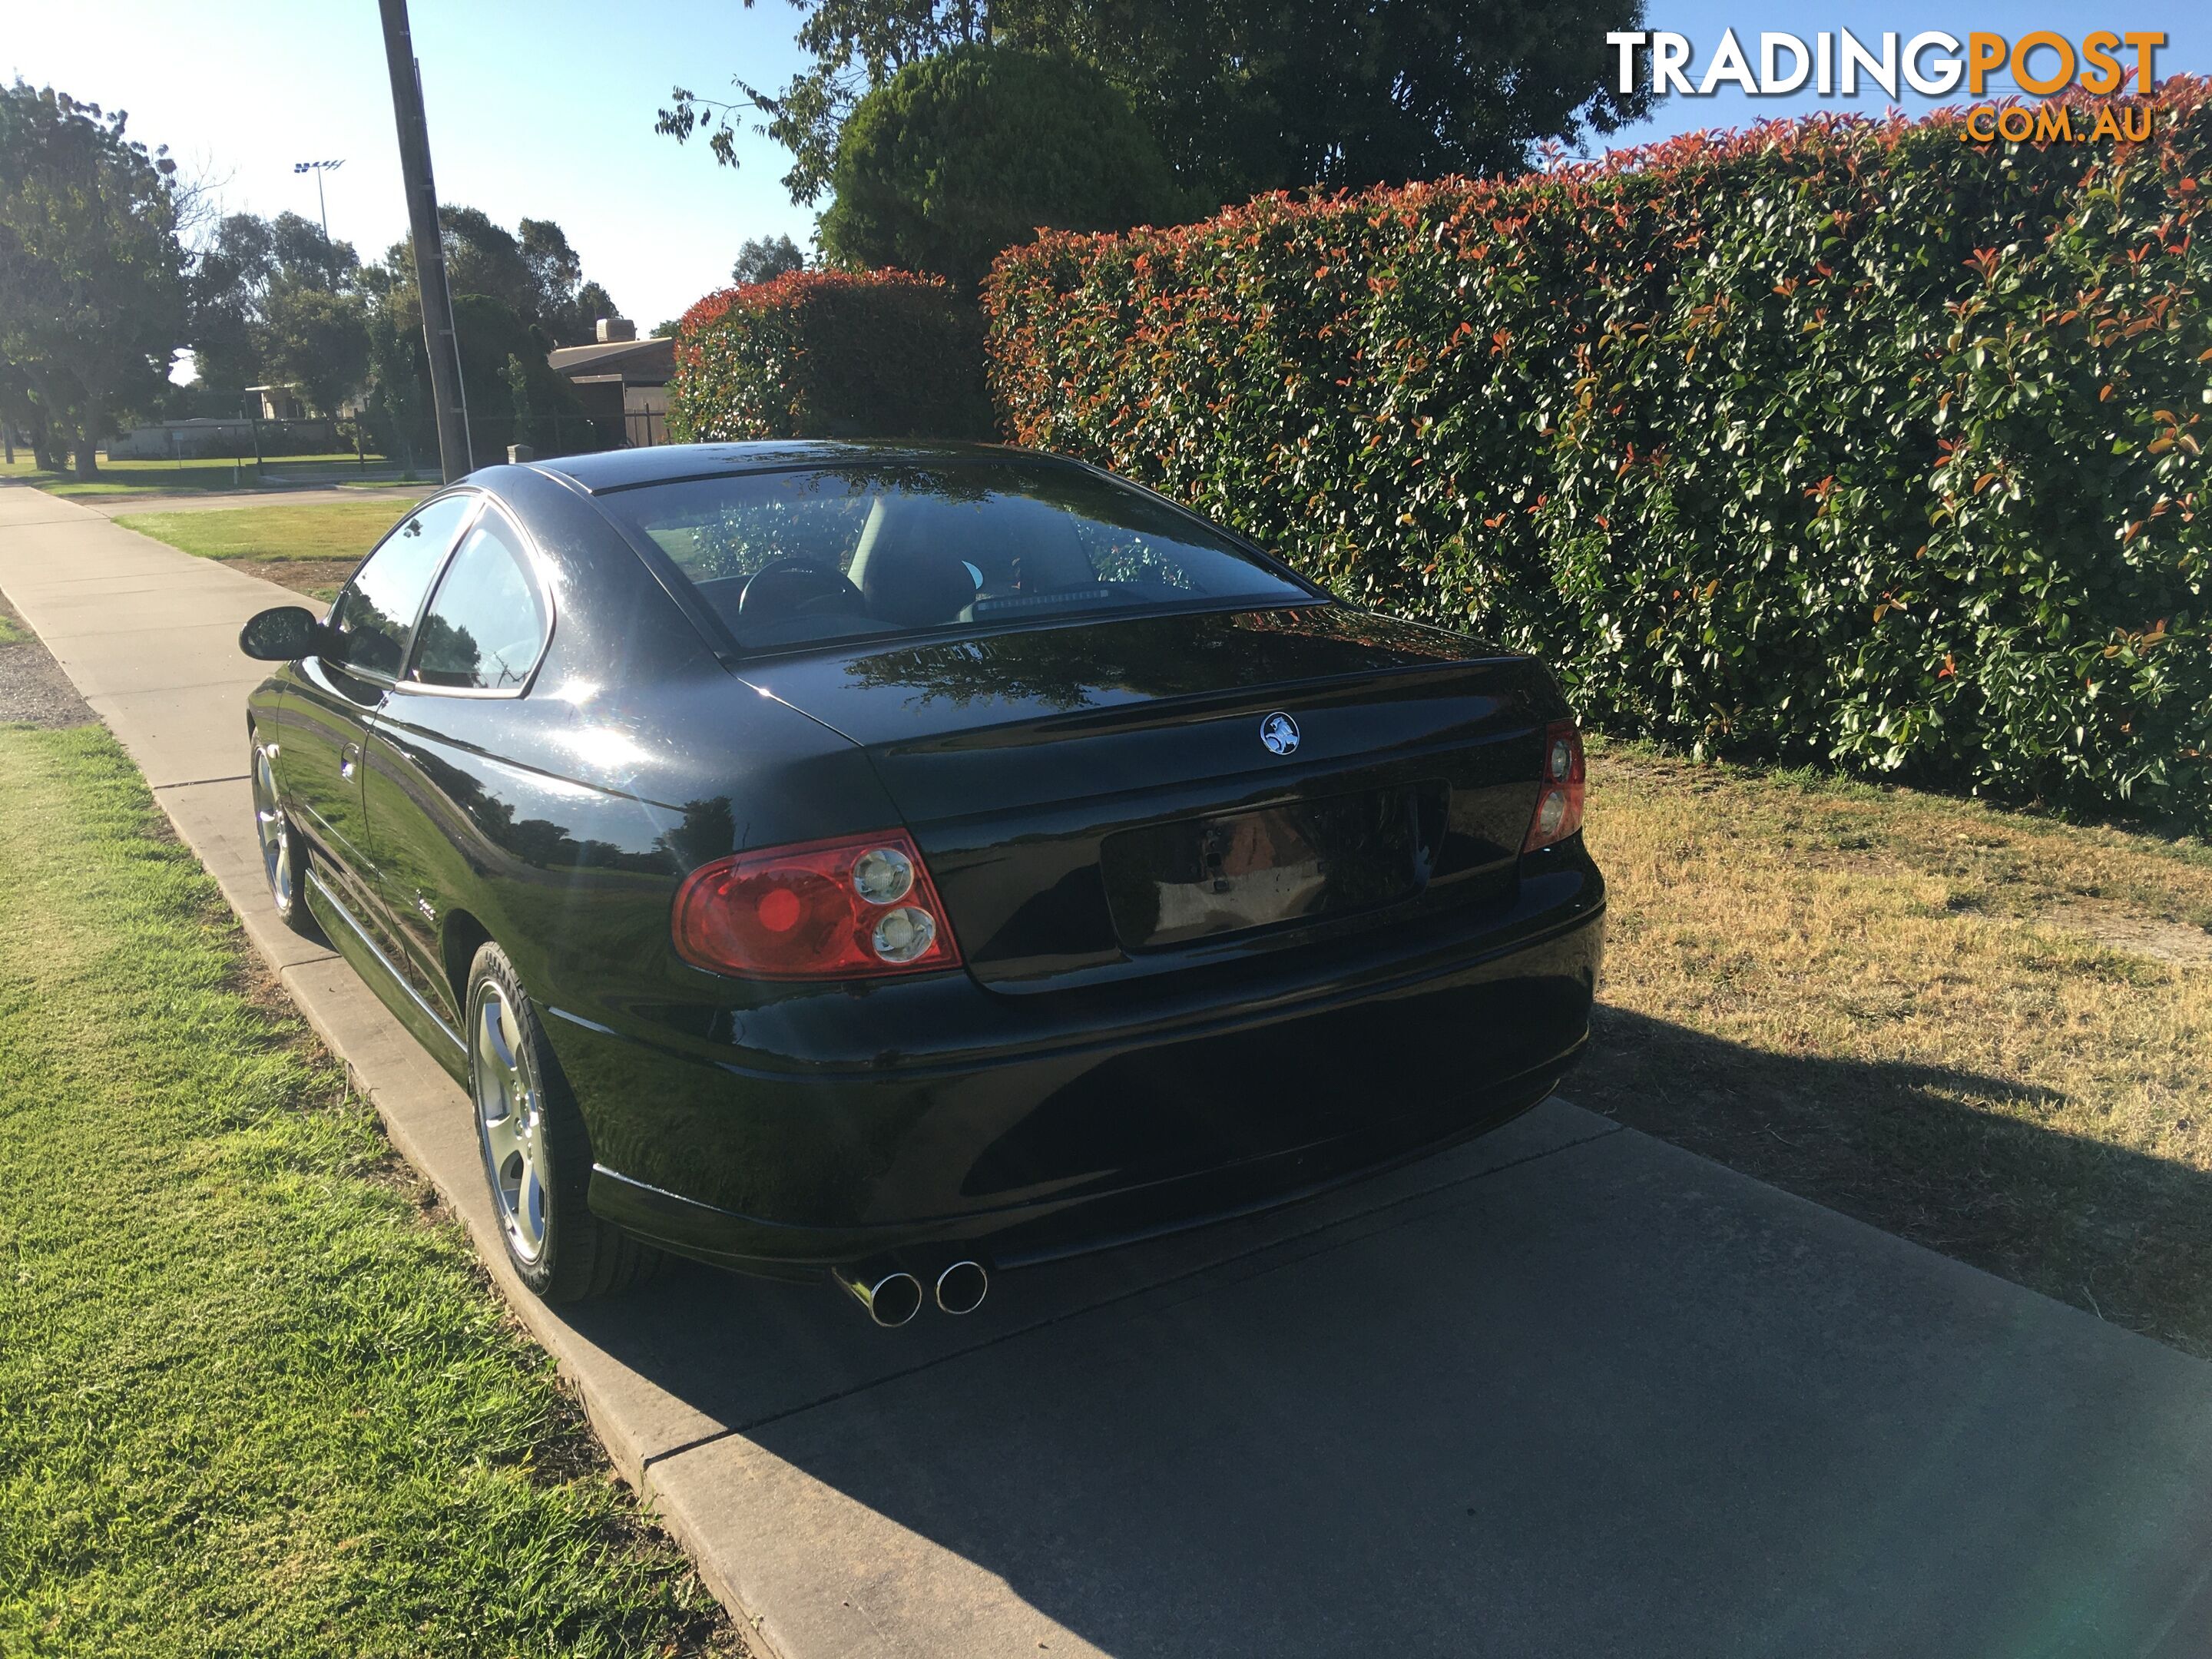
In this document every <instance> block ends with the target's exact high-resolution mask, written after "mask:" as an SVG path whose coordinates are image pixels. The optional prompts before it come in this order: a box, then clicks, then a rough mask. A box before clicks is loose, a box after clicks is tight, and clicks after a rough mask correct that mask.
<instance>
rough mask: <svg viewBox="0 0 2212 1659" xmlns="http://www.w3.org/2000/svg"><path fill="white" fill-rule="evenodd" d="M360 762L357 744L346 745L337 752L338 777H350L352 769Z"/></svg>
mask: <svg viewBox="0 0 2212 1659" xmlns="http://www.w3.org/2000/svg"><path fill="white" fill-rule="evenodd" d="M360 761H361V745H360V744H357V743H349V744H347V745H346V746H345V747H344V748H343V749H342V750H339V751H338V775H339V776H340V777H342V778H349V777H351V776H352V775H353V769H354V768H355V767H356V765H358V764H359V763H360Z"/></svg>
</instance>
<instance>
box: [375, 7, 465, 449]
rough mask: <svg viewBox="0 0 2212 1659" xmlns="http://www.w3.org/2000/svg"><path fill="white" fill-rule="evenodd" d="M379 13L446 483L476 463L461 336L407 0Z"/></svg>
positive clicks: (431, 391)
mask: <svg viewBox="0 0 2212 1659" xmlns="http://www.w3.org/2000/svg"><path fill="white" fill-rule="evenodd" d="M377 6H378V9H379V10H380V11H381V12H382V13H383V15H384V56H385V60H386V64H387V66H388V67H389V68H390V70H391V71H392V118H393V119H394V120H395V121H397V122H398V127H399V173H400V177H401V179H403V180H404V183H405V185H406V188H407V222H408V227H409V228H410V229H411V230H412V231H413V233H414V235H415V289H416V293H417V294H418V295H421V296H422V343H423V346H424V348H425V349H427V351H428V355H429V359H430V401H431V403H432V404H435V406H436V409H437V414H438V465H439V471H441V473H442V475H443V476H444V478H445V481H446V482H447V483H453V480H454V479H456V478H458V477H461V476H462V474H464V473H465V472H469V471H473V470H474V468H475V465H476V463H475V459H474V457H473V456H472V455H471V453H470V446H469V416H468V405H467V404H466V402H465V398H466V395H467V394H466V393H465V392H463V390H462V388H461V351H460V340H459V337H458V336H457V335H456V334H455V333H454V331H453V295H451V294H450V293H449V292H448V291H447V287H446V242H445V237H444V235H443V234H442V233H441V230H440V228H439V225H438V187H437V185H436V184H435V183H434V182H433V181H432V179H431V177H430V132H429V127H428V124H427V122H426V121H425V120H424V118H423V115H422V78H421V76H420V75H419V74H418V73H417V72H416V65H415V44H414V37H413V35H412V34H411V33H410V32H409V29H408V27H407V0H377Z"/></svg>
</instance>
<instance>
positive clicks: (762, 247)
mask: <svg viewBox="0 0 2212 1659" xmlns="http://www.w3.org/2000/svg"><path fill="white" fill-rule="evenodd" d="M805 269H806V256H805V254H804V253H802V252H799V244H798V243H796V242H794V241H793V240H791V238H790V237H788V236H753V237H749V238H747V239H746V241H745V245H744V246H743V247H741V248H739V249H738V258H737V262H736V263H735V264H732V266H731V267H730V280H731V281H732V282H733V283H736V284H737V285H738V287H739V288H744V287H746V286H747V285H749V284H750V283H772V282H774V281H775V279H776V278H777V277H779V276H783V275H784V274H785V273H786V272H788V271H793V270H805ZM671 332H672V330H671Z"/></svg>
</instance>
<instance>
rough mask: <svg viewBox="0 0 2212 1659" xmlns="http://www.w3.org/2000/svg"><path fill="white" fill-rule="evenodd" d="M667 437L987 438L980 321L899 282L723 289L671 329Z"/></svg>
mask: <svg viewBox="0 0 2212 1659" xmlns="http://www.w3.org/2000/svg"><path fill="white" fill-rule="evenodd" d="M668 429H669V433H670V435H671V437H673V438H674V439H675V440H676V441H678V443H691V442H704V441H735V440H739V439H747V438H913V437H934V438H966V437H986V436H988V435H990V434H991V431H992V420H991V410H990V403H989V398H988V395H987V392H986V391H985V389H984V385H983V369H982V319H981V317H980V316H979V315H978V314H977V313H976V311H975V307H974V306H973V305H971V304H969V302H968V301H964V300H962V299H961V298H960V297H959V296H958V295H955V294H954V293H953V292H952V290H951V289H949V288H947V287H946V286H945V284H944V283H942V282H940V281H939V280H938V279H937V278H935V277H933V276H914V275H912V274H911V273H909V272H906V271H899V270H872V271H860V272H846V271H826V270H794V271H791V272H787V274H785V275H784V276H778V277H776V278H775V279H774V280H773V281H771V282H766V283H751V284H750V285H748V286H745V287H743V288H732V289H723V290H721V291H720V293H716V294H710V295H708V296H707V297H706V298H705V299H703V300H702V301H699V303H698V304H696V305H695V306H693V307H691V309H690V310H689V311H687V312H685V313H684V318H683V320H682V321H681V322H680V323H679V324H678V325H677V333H676V370H675V374H674V375H673V376H672V377H671V380H670V381H669V384H668Z"/></svg>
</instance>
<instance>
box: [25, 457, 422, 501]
mask: <svg viewBox="0 0 2212 1659" xmlns="http://www.w3.org/2000/svg"><path fill="white" fill-rule="evenodd" d="M15 455H16V459H15V465H13V466H10V465H8V464H7V463H6V462H4V461H0V478H22V479H25V480H27V482H29V483H33V484H35V485H37V486H38V487H39V488H40V489H43V490H45V491H46V493H47V494H48V495H197V494H199V493H201V492H203V491H206V490H232V489H258V488H260V487H261V484H262V483H263V482H264V480H263V479H262V478H261V477H257V475H256V473H255V471H254V466H253V462H252V459H251V458H250V457H249V458H248V459H246V460H245V461H243V462H239V463H234V462H231V461H227V460H225V461H185V462H182V463H179V462H177V461H109V460H103V461H101V462H100V476H99V477H97V478H94V479H92V480H90V481H89V482H87V483H79V482H78V481H77V479H76V476H75V475H74V474H72V473H69V472H47V471H42V470H40V468H39V467H38V466H36V465H33V462H32V460H31V459H30V457H29V455H28V454H27V453H25V452H24V451H22V450H20V449H19V450H17V451H16V452H15ZM337 465H346V466H352V465H355V457H354V454H353V452H352V451H350V450H348V451H347V452H346V453H343V454H330V455H272V456H270V458H269V462H268V468H269V471H268V474H267V479H266V481H267V482H269V483H276V482H279V481H280V480H282V479H283V477H284V474H285V472H286V471H287V470H288V469H289V468H294V467H301V466H337ZM371 465H376V466H383V465H386V463H385V462H383V461H381V460H379V459H375V458H374V457H372V458H371ZM384 482H385V483H387V484H388V483H390V482H391V480H389V479H386V480H384Z"/></svg>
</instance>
